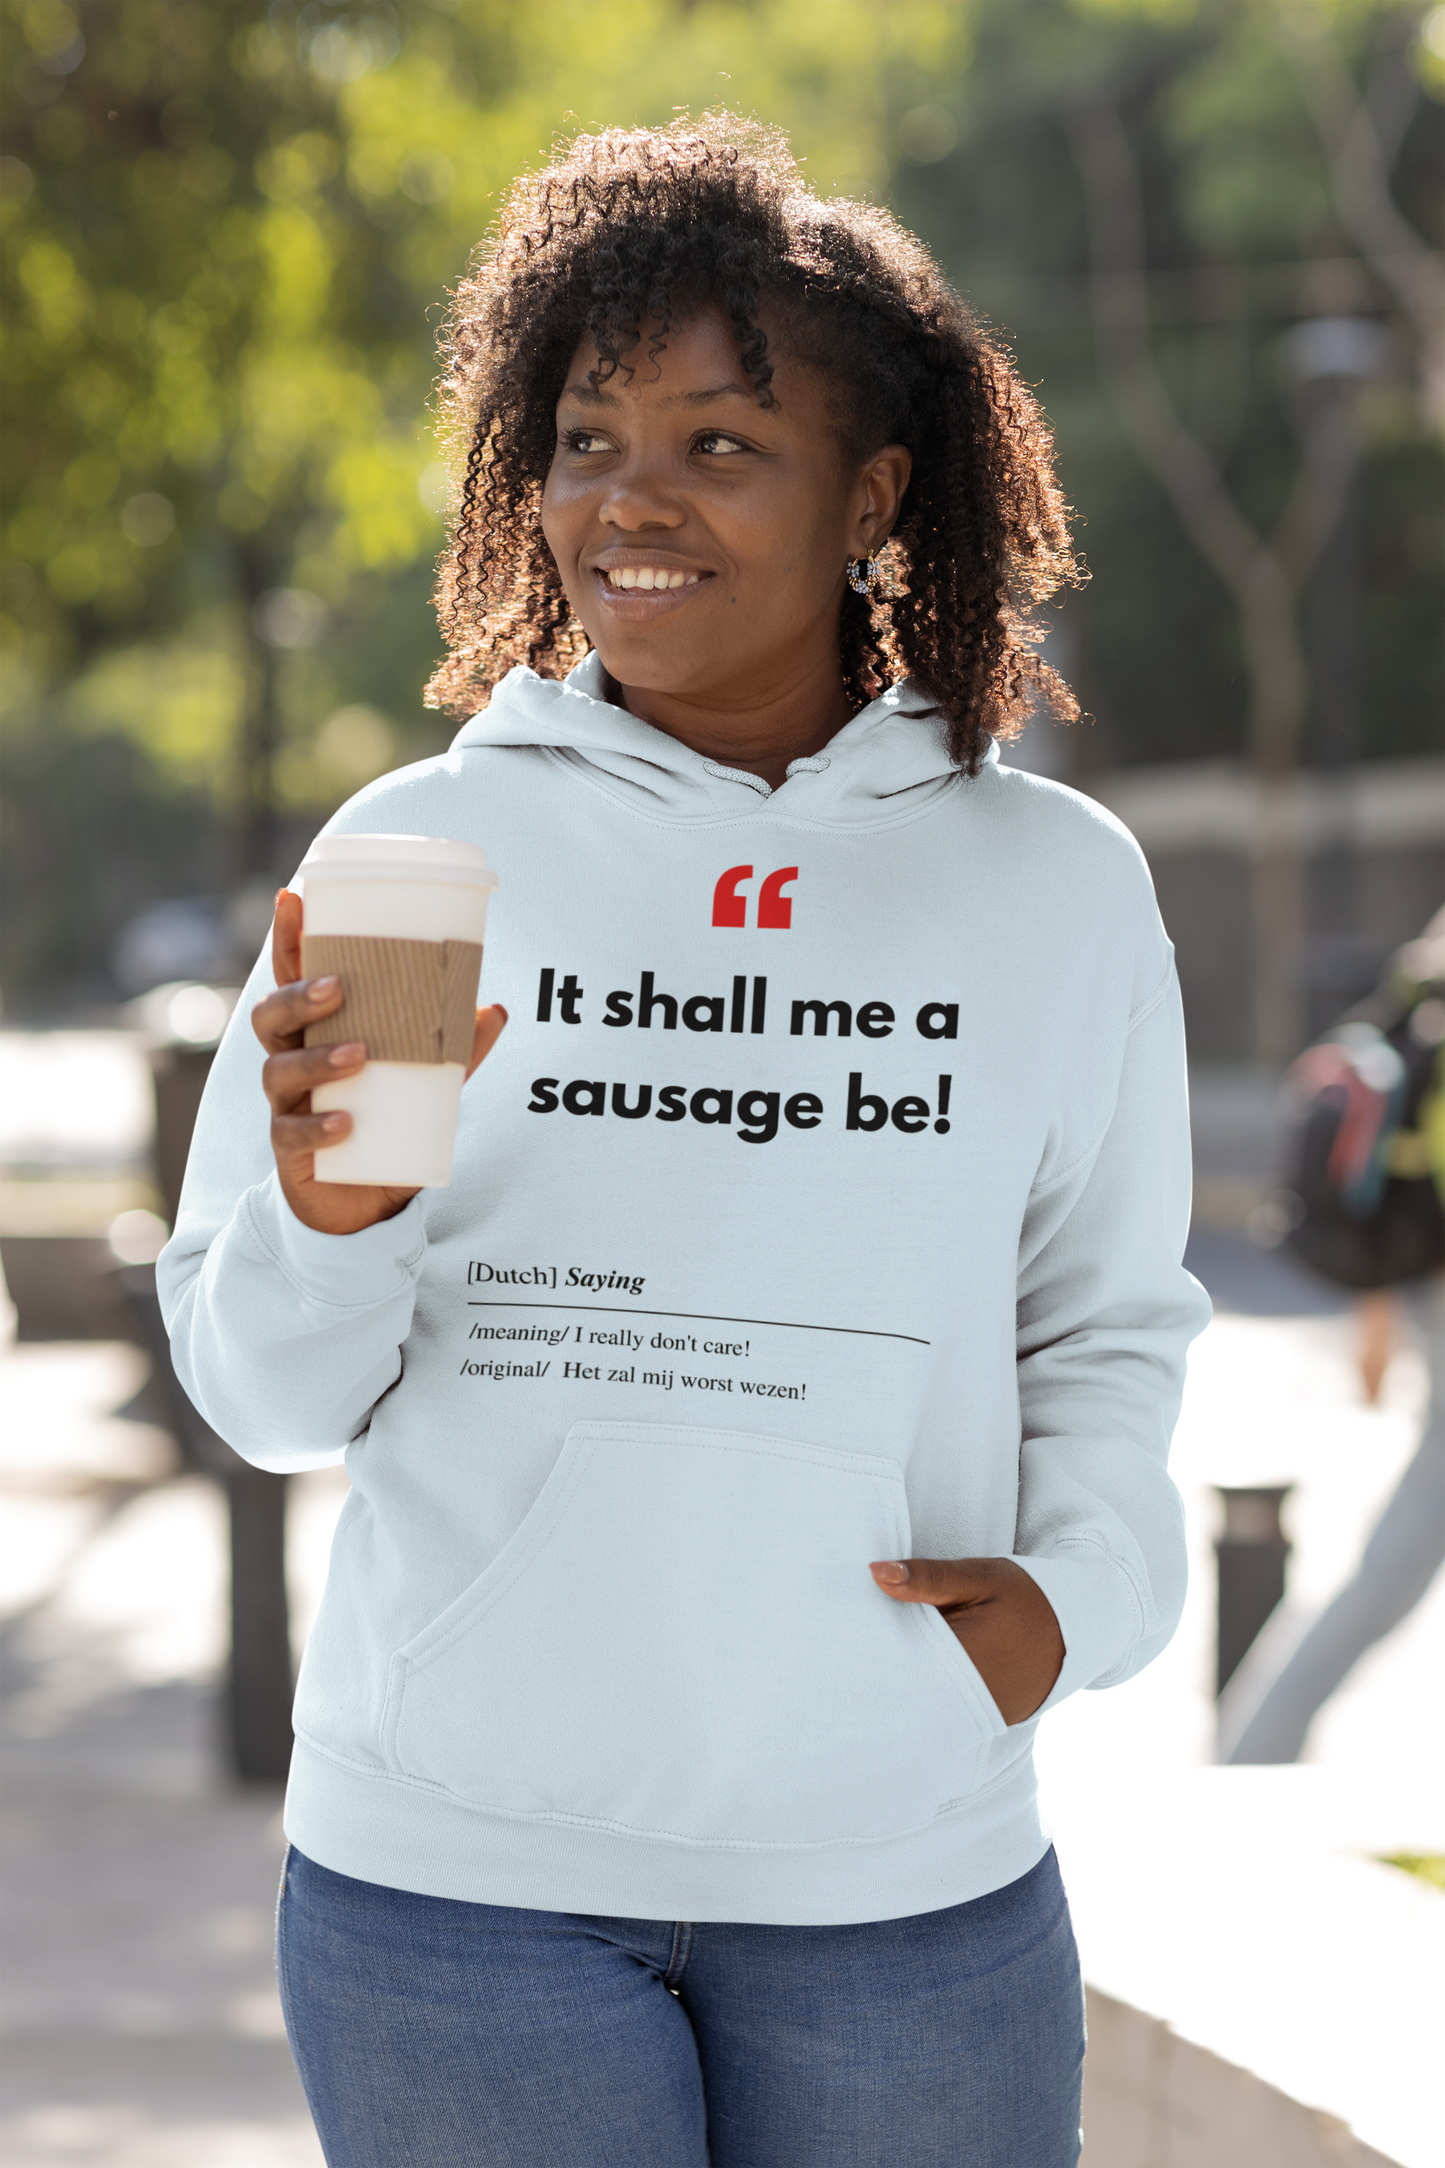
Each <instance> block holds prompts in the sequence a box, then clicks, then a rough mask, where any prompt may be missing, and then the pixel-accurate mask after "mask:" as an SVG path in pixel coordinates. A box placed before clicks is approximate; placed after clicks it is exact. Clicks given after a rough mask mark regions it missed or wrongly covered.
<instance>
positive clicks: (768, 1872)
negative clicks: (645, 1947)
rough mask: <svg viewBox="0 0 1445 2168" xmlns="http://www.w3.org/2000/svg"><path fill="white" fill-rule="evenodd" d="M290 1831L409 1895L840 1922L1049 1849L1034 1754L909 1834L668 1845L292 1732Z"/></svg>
mask: <svg viewBox="0 0 1445 2168" xmlns="http://www.w3.org/2000/svg"><path fill="white" fill-rule="evenodd" d="M285 1828H286V1835H287V1837H288V1838H289V1840H290V1841H291V1843H293V1844H294V1845H296V1846H297V1847H298V1848H299V1849H300V1850H301V1851H303V1852H304V1853H305V1854H306V1856H307V1857H308V1858H309V1859H314V1860H316V1861H317V1863H318V1864H319V1865H320V1866H323V1867H329V1868H330V1869H331V1871H332V1872H333V1873H334V1874H346V1875H350V1876H351V1877H352V1878H353V1879H354V1880H356V1881H359V1882H375V1883H378V1884H380V1885H381V1886H382V1887H384V1888H388V1889H401V1890H410V1891H412V1892H414V1893H415V1894H416V1895H418V1896H423V1897H443V1898H450V1899H453V1900H459V1901H460V1902H462V1903H466V1904H491V1905H508V1906H515V1907H519V1908H521V1909H523V1910H527V1911H542V1912H583V1913H591V1914H594V1915H598V1916H601V1917H605V1918H610V1919H650V1920H677V1919H686V1920H712V1921H727V1922H733V1923H737V1924H750V1925H760V1926H779V1927H843V1926H854V1925H859V1924H863V1923H865V1922H868V1921H872V1920H892V1919H906V1918H909V1917H911V1916H912V1915H913V1914H915V1913H919V1912H938V1911H942V1910H943V1909H945V1908H946V1907H948V1906H951V1905H958V1904H967V1903H969V1902H970V1901H971V1900H972V1899H974V1898H976V1897H986V1896H988V1895H989V1893H990V1892H991V1891H993V1890H996V1889H1002V1888H1004V1887H1005V1886H1006V1885H1007V1884H1008V1883H1010V1882H1016V1881H1017V1880H1018V1879H1019V1877H1020V1876H1021V1875H1025V1874H1027V1873H1028V1872H1029V1871H1030V1869H1031V1868H1033V1867H1036V1866H1037V1865H1038V1863H1039V1861H1040V1860H1041V1859H1042V1858H1043V1856H1044V1853H1045V1852H1046V1851H1047V1849H1048V1837H1047V1835H1046V1834H1045V1832H1044V1830H1043V1827H1042V1825H1041V1823H1040V1820H1039V1813H1038V1796H1037V1784H1036V1780H1035V1777H1034V1769H1033V1761H1032V1758H1031V1756H1029V1755H1028V1754H1025V1755H1024V1756H1023V1757H1022V1758H1021V1760H1020V1762H1019V1763H1018V1764H1017V1766H1016V1767H1015V1768H1013V1769H1011V1770H1009V1771H1008V1772H1007V1774H1006V1775H1005V1776H1004V1777H1003V1778H1002V1779H1001V1780H999V1781H997V1782H995V1783H993V1784H991V1785H989V1786H988V1787H987V1788H986V1790H984V1791H982V1792H979V1793H977V1794H976V1795H975V1796H974V1797H973V1798H972V1799H970V1800H969V1801H967V1802H966V1803H964V1804H963V1805H961V1806H959V1807H956V1808H954V1809H952V1810H951V1811H950V1812H948V1813H945V1814H940V1815H939V1816H938V1817H937V1818H936V1819H935V1820H934V1821H933V1822H931V1823H929V1824H928V1825H927V1826H926V1827H925V1828H923V1829H921V1830H917V1829H915V1830H911V1831H909V1832H907V1833H906V1834H905V1835H903V1836H900V1837H891V1838H882V1839H877V1840H871V1841H866V1842H857V1843H842V1844H826V1845H818V1846H807V1847H797V1846H786V1847H784V1846H779V1847H777V1848H776V1849H774V1848H770V1847H767V1846H760V1845H750V1846H746V1847H743V1846H738V1847H729V1846H709V1845H703V1844H683V1843H676V1844H668V1843H663V1842H659V1840H658V1839H657V1838H656V1837H644V1836H636V1837H634V1836H630V1835H628V1834H626V1833H625V1832H622V1831H618V1830H615V1829H603V1828H597V1827H587V1826H585V1825H577V1824H565V1825H564V1824H560V1823H558V1822H554V1821H549V1820H544V1819H542V1818H540V1817H535V1818H534V1817H531V1816H527V1815H508V1814H499V1813H497V1812H496V1811H494V1810H493V1809H490V1808H486V1807H470V1806H466V1805H464V1804H463V1803H462V1802H461V1801H460V1800H458V1799H455V1798H453V1797H451V1796H449V1795H448V1794H446V1793H443V1792H440V1791H436V1790H432V1789H430V1788H423V1787H420V1786H417V1785H413V1784H408V1783H405V1782H402V1781H399V1780H398V1779H396V1778H394V1777H391V1776H389V1775H387V1774H386V1773H385V1772H384V1771H380V1770H378V1771H376V1772H375V1773H371V1772H365V1771H362V1770H360V1769H358V1768H356V1767H355V1766H354V1765H352V1766H348V1765H346V1764H344V1763H341V1762H338V1761H335V1760H333V1759H332V1757H331V1756H330V1755H329V1754H327V1753H325V1752H324V1751H322V1750H319V1749H318V1748H316V1747H313V1746H312V1745H310V1743H309V1742H308V1741H307V1740H305V1739H300V1738H298V1739H297V1741H296V1747H295V1752H294V1754H293V1756H292V1762H291V1779H290V1783H289V1785H288V1787H287V1792H286V1813H285Z"/></svg>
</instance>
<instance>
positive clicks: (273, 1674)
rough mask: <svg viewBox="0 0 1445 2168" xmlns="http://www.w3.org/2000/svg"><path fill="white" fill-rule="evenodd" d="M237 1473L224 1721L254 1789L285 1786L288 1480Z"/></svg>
mask: <svg viewBox="0 0 1445 2168" xmlns="http://www.w3.org/2000/svg"><path fill="white" fill-rule="evenodd" d="M232 1457H233V1458H234V1459H236V1460H237V1461H238V1463H239V1465H238V1466H237V1467H236V1469H235V1470H234V1471H233V1473H232V1474H231V1475H230V1476H229V1477H228V1478H227V1481H226V1491H227V1495H228V1497H229V1499H230V1506H231V1661H230V1667H229V1670H228V1673H227V1679H226V1718H227V1731H228V1734H229V1739H230V1747H231V1766H232V1767H233V1769H234V1770H235V1772H236V1775H237V1776H238V1777H241V1778H244V1779H246V1780H247V1781H249V1782H252V1783H278V1784H279V1783H284V1781H285V1778H286V1772H287V1770H288V1769H289V1768H290V1766H291V1696H292V1691H293V1687H294V1683H295V1682H294V1680H293V1679H292V1675H291V1630H290V1612H289V1607H288V1605H287V1601H286V1478H285V1476H283V1475H269V1474H267V1472H266V1470H265V1469H264V1468H252V1467H251V1466H250V1465H249V1464H248V1463H247V1462H245V1461H243V1460H240V1456H239V1455H233V1456H232Z"/></svg>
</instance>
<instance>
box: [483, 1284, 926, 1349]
mask: <svg viewBox="0 0 1445 2168" xmlns="http://www.w3.org/2000/svg"><path fill="white" fill-rule="evenodd" d="M467 1308H468V1309H469V1310H588V1311H596V1312H598V1313H605V1315H606V1316H608V1317H686V1318H690V1319H691V1320H692V1322H693V1323H694V1324H695V1325H776V1326H777V1328H778V1330H779V1331H780V1332H846V1333H851V1334H852V1336H853V1338H854V1339H855V1340H911V1341H912V1343H913V1345H914V1346H915V1347H931V1346H932V1344H933V1343H932V1342H931V1341H929V1340H920V1339H919V1338H918V1336H917V1334H916V1333H911V1332H874V1331H873V1330H872V1329H871V1327H869V1326H867V1325H799V1324H797V1323H795V1321H794V1320H793V1319H792V1318H788V1317H715V1316H714V1315H713V1314H712V1312H711V1311H709V1310H624V1309H623V1307H622V1305H621V1304H620V1303H613V1302H481V1301H479V1300H478V1299H477V1297H476V1296H474V1295H468V1297H467Z"/></svg>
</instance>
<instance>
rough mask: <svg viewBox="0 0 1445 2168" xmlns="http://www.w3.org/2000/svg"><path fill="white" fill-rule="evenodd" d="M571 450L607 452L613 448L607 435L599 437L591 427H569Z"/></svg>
mask: <svg viewBox="0 0 1445 2168" xmlns="http://www.w3.org/2000/svg"><path fill="white" fill-rule="evenodd" d="M566 441H567V449H568V451H569V452H605V451H609V450H610V449H611V447H610V445H609V444H608V442H607V439H606V437H599V436H597V435H596V434H595V432H594V431H592V430H591V429H569V430H568V432H567V440H566Z"/></svg>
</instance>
